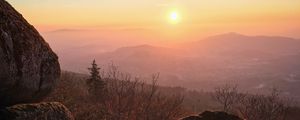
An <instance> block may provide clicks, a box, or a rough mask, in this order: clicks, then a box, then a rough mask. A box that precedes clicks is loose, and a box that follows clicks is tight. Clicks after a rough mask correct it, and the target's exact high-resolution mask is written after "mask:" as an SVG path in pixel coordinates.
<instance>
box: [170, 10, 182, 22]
mask: <svg viewBox="0 0 300 120" xmlns="http://www.w3.org/2000/svg"><path fill="white" fill-rule="evenodd" d="M179 17H180V16H179V14H178V12H177V11H172V12H171V13H170V14H169V20H170V22H171V23H172V24H177V23H178V22H179V20H180V19H179Z"/></svg>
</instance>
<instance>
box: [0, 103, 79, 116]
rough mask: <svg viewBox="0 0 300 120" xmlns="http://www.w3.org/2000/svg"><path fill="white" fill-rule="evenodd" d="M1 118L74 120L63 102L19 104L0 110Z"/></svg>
mask: <svg viewBox="0 0 300 120" xmlns="http://www.w3.org/2000/svg"><path fill="white" fill-rule="evenodd" d="M0 119H1V120H74V118H73V117H72V115H71V113H70V111H69V110H68V109H67V108H66V107H65V106H64V105H62V104H60V103H57V102H53V103H40V104H19V105H14V106H12V107H7V108H6V109H3V110H1V111H0Z"/></svg>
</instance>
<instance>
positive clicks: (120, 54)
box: [70, 33, 300, 95]
mask: <svg viewBox="0 0 300 120" xmlns="http://www.w3.org/2000/svg"><path fill="white" fill-rule="evenodd" d="M95 56H96V60H97V62H98V63H99V64H106V63H109V62H111V61H113V62H114V63H115V64H116V65H118V66H120V69H121V70H122V71H126V72H129V73H134V74H135V75H141V76H147V75H149V74H151V73H156V72H160V73H161V79H160V83H161V84H162V85H167V86H183V87H186V88H191V89H198V90H210V89H212V88H213V87H215V86H217V85H220V84H224V83H226V82H227V83H228V82H230V83H238V84H239V85H240V86H241V87H242V88H244V89H246V90H250V91H252V90H257V89H267V88H271V87H279V88H281V89H283V90H284V91H285V92H286V94H293V95H300V88H298V87H299V86H300V40H297V39H293V38H287V37H277V36H246V35H241V34H238V33H227V34H222V35H216V36H212V37H208V38H206V39H203V40H199V41H194V42H188V43H183V44H178V45H176V46H174V47H172V48H167V47H158V46H151V45H140V46H133V47H123V48H119V49H117V50H115V51H112V52H106V53H100V54H95ZM81 59H86V60H90V59H88V58H82V57H81V58H75V59H74V61H73V62H74V63H73V62H72V64H74V65H82V66H85V67H82V69H85V68H86V66H87V65H88V64H87V62H85V63H84V61H83V60H81ZM80 61H81V62H80ZM83 63H84V64H83ZM70 64H71V63H70ZM297 89H298V90H297Z"/></svg>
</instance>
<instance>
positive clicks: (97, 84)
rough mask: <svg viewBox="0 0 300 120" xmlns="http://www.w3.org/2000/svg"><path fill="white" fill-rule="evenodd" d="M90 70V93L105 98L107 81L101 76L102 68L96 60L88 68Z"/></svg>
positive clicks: (88, 82)
mask: <svg viewBox="0 0 300 120" xmlns="http://www.w3.org/2000/svg"><path fill="white" fill-rule="evenodd" d="M88 70H89V71H90V77H89V78H88V79H87V86H88V92H89V94H90V95H92V96H93V97H95V98H96V99H97V100H99V99H103V97H104V88H105V82H104V81H103V80H102V78H101V76H100V72H99V71H100V68H99V67H98V65H97V64H96V61H95V60H93V62H92V67H91V68H88Z"/></svg>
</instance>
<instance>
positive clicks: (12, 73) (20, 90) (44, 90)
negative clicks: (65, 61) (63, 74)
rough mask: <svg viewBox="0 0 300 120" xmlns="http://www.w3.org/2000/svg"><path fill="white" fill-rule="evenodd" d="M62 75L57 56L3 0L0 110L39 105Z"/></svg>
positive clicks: (0, 13)
mask: <svg viewBox="0 0 300 120" xmlns="http://www.w3.org/2000/svg"><path fill="white" fill-rule="evenodd" d="M59 76H60V66H59V63H58V57H57V55H56V54H55V53H54V52H53V51H52V50H51V48H50V47H49V45H48V44H47V43H46V42H45V40H44V39H43V38H42V37H41V36H40V34H39V33H38V31H37V30H36V29H35V28H34V27H33V26H31V25H30V24H29V23H28V22H27V21H26V20H25V19H24V18H23V17H22V15H21V14H19V13H18V12H17V11H16V10H15V9H14V8H13V7H12V6H11V5H9V3H7V2H6V1H5V0H0V107H5V106H10V105H14V104H18V103H29V102H37V101H39V100H41V99H42V98H43V97H45V96H46V95H47V94H48V93H49V92H50V91H51V90H52V89H53V88H54V86H55V83H56V81H57V80H58V78H59Z"/></svg>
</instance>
